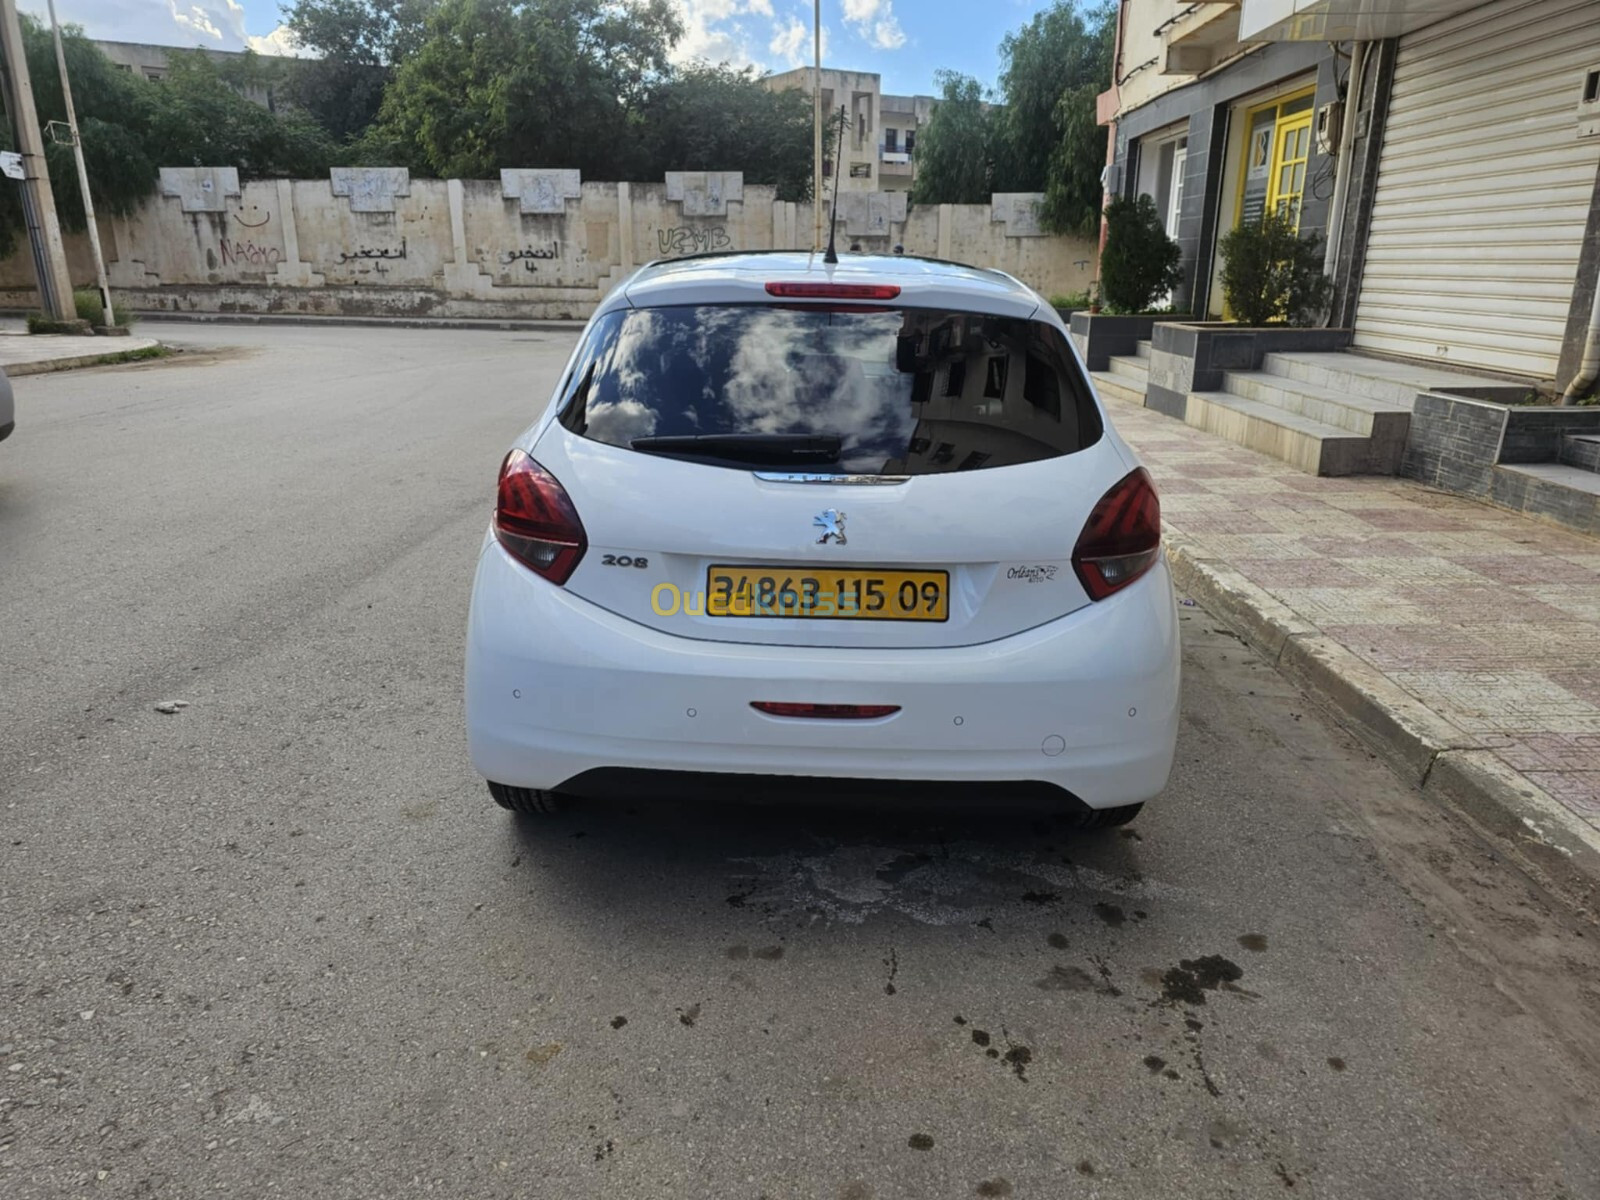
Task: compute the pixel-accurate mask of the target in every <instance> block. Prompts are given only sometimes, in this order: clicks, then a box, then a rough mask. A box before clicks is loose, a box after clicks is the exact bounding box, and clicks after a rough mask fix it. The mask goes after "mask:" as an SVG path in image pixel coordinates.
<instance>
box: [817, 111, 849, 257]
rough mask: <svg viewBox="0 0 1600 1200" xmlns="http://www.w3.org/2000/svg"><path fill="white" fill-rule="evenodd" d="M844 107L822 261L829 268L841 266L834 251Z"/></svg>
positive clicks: (836, 251) (837, 254) (834, 164)
mask: <svg viewBox="0 0 1600 1200" xmlns="http://www.w3.org/2000/svg"><path fill="white" fill-rule="evenodd" d="M844 122H845V109H844V105H842V104H841V105H840V106H839V152H838V153H837V154H835V155H834V156H833V211H832V212H831V213H830V214H829V216H828V252H827V253H826V254H824V255H823V256H822V261H823V262H825V263H827V264H828V265H829V266H837V265H838V264H839V251H838V250H836V249H834V244H833V243H834V238H835V237H837V236H838V233H839V168H840V167H841V166H843V165H844V163H843V161H842V160H843V158H844Z"/></svg>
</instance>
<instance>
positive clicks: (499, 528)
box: [494, 450, 589, 584]
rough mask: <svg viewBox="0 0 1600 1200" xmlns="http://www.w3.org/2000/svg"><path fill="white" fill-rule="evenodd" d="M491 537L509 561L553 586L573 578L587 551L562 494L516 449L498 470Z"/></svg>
mask: <svg viewBox="0 0 1600 1200" xmlns="http://www.w3.org/2000/svg"><path fill="white" fill-rule="evenodd" d="M494 536H495V538H496V540H498V541H499V543H500V544H501V545H502V546H504V547H505V549H506V553H507V554H509V555H511V557H512V558H514V559H516V560H517V561H518V562H519V563H521V564H522V565H523V566H525V567H527V568H528V570H530V571H532V572H534V573H535V574H537V575H542V576H544V578H546V579H548V580H549V581H550V582H551V583H556V584H561V583H566V581H567V580H568V579H570V578H571V577H572V572H573V571H574V570H576V569H577V566H578V563H579V562H580V561H581V560H582V558H583V552H584V551H585V550H587V549H588V548H589V538H588V535H587V534H585V533H584V531H583V522H582V521H580V520H578V510H577V509H575V508H573V507H572V499H571V497H569V496H568V495H567V490H566V489H565V488H564V487H562V486H561V482H560V481H559V480H558V479H557V478H556V477H555V476H554V475H552V474H550V472H549V471H546V470H545V469H544V468H543V467H541V466H540V465H539V464H538V463H536V462H534V461H533V459H531V458H529V457H528V456H527V455H526V454H524V453H523V452H522V451H521V450H513V451H512V452H511V453H510V454H508V455H506V460H505V462H504V463H502V464H501V466H500V495H499V501H498V503H497V504H496V505H495V510H494Z"/></svg>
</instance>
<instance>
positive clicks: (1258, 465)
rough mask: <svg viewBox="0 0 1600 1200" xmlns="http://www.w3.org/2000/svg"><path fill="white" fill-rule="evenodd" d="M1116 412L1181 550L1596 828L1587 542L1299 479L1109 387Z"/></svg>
mask: <svg viewBox="0 0 1600 1200" xmlns="http://www.w3.org/2000/svg"><path fill="white" fill-rule="evenodd" d="M1115 419H1116V422H1117V427H1118V429H1119V431H1120V432H1121V433H1122V435H1123V437H1125V438H1126V439H1127V441H1128V442H1129V444H1130V445H1132V446H1133V447H1134V449H1135V450H1137V451H1139V452H1140V453H1141V454H1143V453H1144V452H1145V446H1146V444H1147V443H1149V444H1150V445H1151V448H1152V450H1153V453H1151V454H1150V455H1149V457H1148V460H1147V461H1149V462H1150V463H1151V464H1152V470H1153V471H1154V473H1155V474H1156V477H1157V482H1158V486H1160V487H1161V488H1162V494H1163V506H1162V511H1163V514H1164V516H1165V517H1166V519H1167V522H1168V524H1169V525H1170V526H1171V528H1172V529H1173V530H1174V531H1175V533H1176V534H1178V535H1180V537H1181V540H1182V541H1183V542H1184V543H1185V545H1186V546H1187V547H1188V548H1189V549H1190V550H1191V552H1192V553H1193V554H1194V556H1195V557H1197V558H1202V559H1212V560H1216V561H1221V562H1226V563H1228V564H1229V565H1230V566H1232V567H1233V568H1234V569H1235V570H1237V571H1238V572H1239V573H1240V574H1242V575H1243V576H1244V577H1245V578H1246V579H1248V580H1250V581H1251V582H1252V583H1254V584H1255V585H1256V586H1257V587H1260V588H1262V589H1264V590H1266V591H1268V592H1269V593H1271V594H1273V595H1275V596H1277V597H1278V598H1279V599H1280V600H1282V601H1283V602H1284V603H1287V604H1288V605H1289V607H1290V608H1291V609H1294V610H1295V612H1296V614H1297V615H1298V616H1299V617H1300V618H1301V619H1302V620H1304V621H1306V622H1308V623H1309V624H1311V625H1312V626H1314V627H1316V628H1318V629H1319V630H1320V631H1321V632H1322V633H1323V634H1325V635H1326V636H1328V637H1330V638H1332V639H1333V640H1335V641H1337V642H1338V643H1339V644H1341V645H1343V646H1345V647H1346V648H1347V649H1349V650H1350V651H1351V652H1352V653H1353V654H1355V655H1356V656H1357V657H1359V658H1361V659H1362V660H1363V661H1365V662H1367V663H1369V664H1371V665H1372V666H1373V667H1375V668H1376V669H1377V670H1379V671H1382V672H1384V673H1385V674H1387V675H1389V677H1390V678H1391V679H1392V680H1393V681H1394V682H1395V683H1397V684H1399V685H1400V686H1402V687H1404V688H1405V689H1406V690H1407V691H1408V692H1410V693H1411V694H1412V695H1413V696H1415V697H1416V698H1417V699H1419V700H1420V701H1421V702H1422V703H1424V704H1426V705H1427V706H1428V707H1429V708H1431V709H1432V710H1433V711H1434V712H1435V713H1437V714H1439V715H1440V716H1441V717H1444V718H1445V719H1446V720H1453V721H1455V722H1456V723H1457V725H1458V727H1459V728H1460V729H1462V731H1463V733H1464V734H1465V735H1468V736H1470V737H1471V738H1473V739H1475V740H1476V741H1477V743H1478V744H1480V745H1484V746H1486V747H1490V748H1494V749H1495V751H1496V753H1497V754H1499V755H1500V756H1501V758H1502V760H1503V761H1504V762H1505V763H1506V764H1507V765H1508V766H1510V767H1511V768H1512V769H1513V770H1517V771H1521V772H1523V773H1524V774H1525V775H1526V776H1527V778H1528V779H1529V780H1530V781H1531V782H1533V783H1535V784H1537V785H1538V786H1539V787H1541V788H1542V789H1543V790H1544V791H1545V792H1546V793H1547V794H1548V795H1550V796H1551V797H1552V798H1554V799H1555V800H1557V801H1558V802H1559V803H1561V804H1563V805H1564V806H1565V807H1566V808H1567V809H1568V810H1569V811H1570V812H1571V813H1572V814H1573V815H1574V816H1576V817H1578V818H1580V819H1582V820H1584V821H1586V822H1588V823H1589V824H1591V825H1592V826H1594V827H1596V828H1600V616H1596V615H1594V614H1596V613H1597V612H1600V609H1596V608H1595V607H1594V606H1593V605H1592V604H1591V603H1590V595H1591V593H1590V590H1589V589H1590V588H1591V587H1600V541H1596V540H1594V539H1590V538H1586V537H1583V536H1582V535H1579V534H1574V533H1569V532H1567V531H1564V530H1560V529H1556V528H1553V527H1551V526H1548V525H1545V524H1542V523H1540V522H1536V521H1534V520H1532V519H1529V518H1526V517H1522V516H1520V515H1518V514H1515V513H1511V512H1507V511H1504V510H1501V509H1495V508H1492V507H1489V506H1487V505H1481V504H1477V503H1474V502H1472V501H1469V500H1465V499H1461V498H1459V497H1455V496H1451V495H1448V494H1446V493H1442V492H1437V491H1433V490H1431V489H1427V488H1424V487H1422V486H1421V485H1418V484H1414V483H1410V482H1408V481H1405V480H1396V479H1389V478H1376V477H1373V478H1362V477H1355V478H1347V479H1317V478H1313V477H1312V476H1309V475H1305V474H1303V473H1302V472H1300V471H1297V470H1295V469H1294V468H1292V467H1290V466H1288V465H1287V464H1285V463H1281V462H1279V461H1278V460H1276V459H1272V458H1268V457H1266V456H1264V455H1259V454H1255V453H1253V452H1251V451H1248V450H1244V449H1242V448H1240V447H1237V446H1233V445H1231V444H1230V443H1228V442H1226V441H1224V440H1222V439H1221V438H1218V437H1215V436H1214V435H1212V434H1208V433H1205V432H1203V431H1201V430H1198V429H1192V428H1190V427H1189V426H1187V425H1181V424H1178V423H1177V422H1174V421H1171V420H1169V419H1168V418H1165V417H1162V416H1160V415H1159V414H1156V413H1153V412H1150V411H1149V410H1145V409H1138V408H1132V407H1130V406H1126V405H1120V404H1119V405H1117V406H1116V407H1115ZM1541 588H1542V589H1544V591H1543V594H1542V595H1541V594H1540V593H1539V591H1538V590H1537V589H1541ZM1297 605H1298V607H1296V606H1297ZM1558 605H1559V606H1564V607H1558ZM1319 617H1320V618H1321V620H1320V621H1319V619H1318V618H1319ZM1575 731H1576V732H1575Z"/></svg>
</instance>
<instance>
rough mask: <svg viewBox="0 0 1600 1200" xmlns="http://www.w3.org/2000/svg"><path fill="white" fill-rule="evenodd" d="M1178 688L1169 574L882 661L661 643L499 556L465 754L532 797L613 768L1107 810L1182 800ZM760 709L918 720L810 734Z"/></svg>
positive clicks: (483, 619) (482, 605)
mask: <svg viewBox="0 0 1600 1200" xmlns="http://www.w3.org/2000/svg"><path fill="white" fill-rule="evenodd" d="M1178 684H1179V648H1178V629H1177V612H1176V608H1175V606H1174V601H1173V593H1172V582H1171V577H1170V576H1169V574H1168V572H1167V568H1166V565H1165V563H1164V562H1163V563H1162V564H1160V565H1159V566H1158V567H1157V568H1156V569H1155V570H1154V571H1152V572H1151V573H1150V574H1149V575H1148V576H1146V577H1145V578H1144V579H1142V580H1140V581H1139V582H1138V583H1137V584H1135V585H1134V586H1132V587H1131V588H1129V589H1128V590H1127V591H1125V592H1123V593H1121V594H1119V595H1118V596H1115V597H1113V598H1112V599H1110V600H1106V601H1102V602H1101V603H1099V604H1092V605H1089V606H1088V607H1086V608H1083V609H1080V610H1078V611H1077V612H1075V613H1072V614H1071V615H1069V616H1067V617H1064V618H1062V619H1060V620H1058V621H1053V622H1051V623H1049V624H1047V625H1044V626H1041V627H1039V628H1037V629H1033V630H1029V631H1027V632H1025V633H1021V634H1018V635H1016V636H1014V637H1010V638H1005V639H1002V640H1001V641H997V642H989V643H986V644H983V645H978V646H966V647H958V648H948V649H918V650H886V651H867V650H859V649H847V650H845V649H818V648H812V647H783V646H747V645H736V644H729V643H722V642H704V641H695V640H691V639H687V638H680V637H674V636H670V635H668V634H663V633H660V632H658V631H656V630H653V629H649V628H647V627H645V626H643V625H639V624H637V623H635V622H632V621H628V620H626V619H624V618H621V617H618V616H616V615H615V614H612V613H610V612H607V611H606V610H604V609H601V608H599V607H597V606H595V605H593V604H591V603H589V602H587V601H585V600H581V599H579V598H577V597H576V596H573V595H572V594H571V593H569V592H567V591H565V590H564V589H562V588H558V587H554V586H551V585H550V584H548V583H546V582H545V581H544V580H542V579H538V578H537V577H535V576H533V575H531V574H530V573H529V572H527V571H526V570H524V569H523V568H522V567H520V566H518V565H517V564H516V563H515V562H513V561H512V560H511V559H510V558H508V557H507V556H506V554H505V552H504V551H502V550H501V549H500V547H499V546H498V545H497V544H495V543H494V542H492V541H491V542H489V543H488V545H487V546H486V547H485V549H484V552H483V554H482V556H481V558H480V559H479V563H478V572H477V578H476V581H475V584H474V588H473V598H472V611H471V615H470V617H469V621H468V635H467V671H466V713H467V737H468V743H469V747H470V750H471V754H472V761H473V764H474V765H475V766H476V767H477V769H478V771H479V772H480V773H481V774H483V775H484V776H485V777H486V778H489V779H493V780H495V781H497V782H500V783H506V784H513V785H517V786H521V787H532V788H546V789H556V788H560V787H561V785H562V784H564V783H566V782H568V781H569V780H573V779H575V778H576V777H577V776H580V775H583V774H584V773H586V772H591V771H598V770H604V769H607V768H623V769H640V770H659V771H689V772H711V773H722V774H743V775H779V776H813V777H823V778H851V779H868V780H871V779H880V780H903V779H910V780H927V781H937V782H944V783H974V784H976V783H990V782H1002V781H1004V782H1035V783H1044V784H1048V785H1051V786H1054V787H1058V788H1061V789H1063V790H1065V791H1067V792H1070V793H1071V794H1072V795H1073V796H1075V797H1077V798H1078V799H1079V800H1081V801H1082V802H1084V803H1085V804H1087V805H1089V806H1090V807H1093V808H1107V807H1114V806H1117V805H1123V804H1134V803H1139V802H1142V801H1145V800H1148V799H1150V798H1151V797H1153V796H1155V795H1156V794H1157V793H1159V792H1160V791H1161V790H1162V788H1163V787H1164V786H1165V785H1166V781H1167V775H1168V773H1169V772H1170V770H1171V766H1172V755H1173V746H1174V743H1175V742H1176V739H1177V726H1178ZM753 700H778V701H783V700H788V701H803V702H804V701H809V702H818V703H843V704H898V705H900V706H901V711H900V712H899V713H897V714H896V715H894V716H892V717H888V718H885V719H883V720H877V721H859V722H856V721H809V720H792V719H785V718H777V717H769V716H765V715H763V714H761V713H758V712H756V711H755V710H754V709H752V708H751V707H750V702H751V701H753Z"/></svg>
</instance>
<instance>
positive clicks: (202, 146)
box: [144, 50, 338, 179]
mask: <svg viewBox="0 0 1600 1200" xmlns="http://www.w3.org/2000/svg"><path fill="white" fill-rule="evenodd" d="M150 93H151V95H152V96H153V98H154V103H153V104H152V105H151V115H150V118H149V122H148V126H147V128H146V130H145V131H144V132H145V139H144V144H145V148H146V152H147V153H148V154H150V155H151V156H152V157H153V158H154V159H155V160H156V163H157V165H159V166H163V167H177V166H197V167H198V166H215V165H219V164H220V165H225V166H232V167H238V168H239V173H240V175H241V176H242V177H244V178H246V179H260V178H270V177H285V176H286V177H288V178H291V179H305V178H309V177H314V176H317V175H325V174H327V171H328V168H329V167H330V166H331V165H332V164H333V163H334V161H335V160H336V159H337V157H338V149H337V147H336V145H335V144H334V142H333V139H332V138H331V137H329V136H328V133H327V131H326V130H324V129H323V128H322V127H321V126H320V125H318V124H317V122H316V121H315V120H314V119H312V117H311V116H310V115H309V114H307V113H305V112H302V111H300V110H298V109H293V108H289V109H285V110H283V111H280V112H272V111H270V110H268V109H267V108H265V107H263V106H262V105H260V104H257V103H255V102H254V101H252V100H248V99H246V98H245V97H244V96H242V95H240V94H239V93H238V92H237V91H235V90H234V89H233V88H232V87H230V86H229V85H228V83H227V82H226V81H225V80H224V79H223V77H222V73H221V72H220V71H219V70H218V68H217V65H216V64H215V63H214V62H212V60H211V59H210V58H209V57H208V56H207V55H206V54H205V52H204V51H201V50H178V51H173V52H171V53H169V55H168V58H167V75H166V78H165V79H163V80H162V81H161V82H160V83H159V84H154V85H150Z"/></svg>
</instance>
